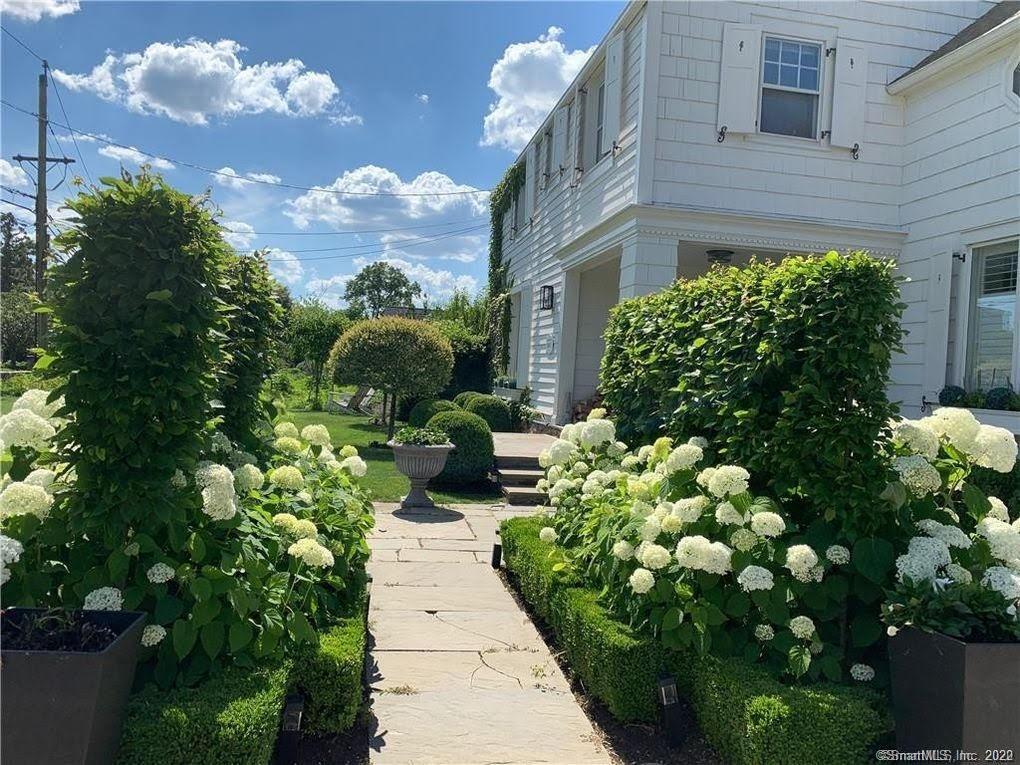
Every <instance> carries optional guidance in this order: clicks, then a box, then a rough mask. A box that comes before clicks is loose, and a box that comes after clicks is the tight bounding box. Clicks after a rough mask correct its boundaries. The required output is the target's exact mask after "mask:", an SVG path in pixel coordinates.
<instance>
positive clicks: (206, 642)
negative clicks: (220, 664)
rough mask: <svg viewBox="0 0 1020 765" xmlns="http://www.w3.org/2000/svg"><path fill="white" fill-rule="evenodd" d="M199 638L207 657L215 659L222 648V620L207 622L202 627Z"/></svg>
mask: <svg viewBox="0 0 1020 765" xmlns="http://www.w3.org/2000/svg"><path fill="white" fill-rule="evenodd" d="M200 639H201V641H202V648H204V649H205V652H206V653H207V654H209V658H210V659H215V658H216V657H217V656H218V655H219V652H220V649H222V648H223V622H209V623H208V624H207V625H205V626H204V627H202V631H201V636H200Z"/></svg>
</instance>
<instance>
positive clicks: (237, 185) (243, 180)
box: [211, 166, 282, 191]
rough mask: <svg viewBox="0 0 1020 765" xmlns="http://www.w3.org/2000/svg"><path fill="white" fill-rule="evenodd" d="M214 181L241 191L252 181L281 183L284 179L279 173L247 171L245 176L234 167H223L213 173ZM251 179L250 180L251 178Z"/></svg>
mask: <svg viewBox="0 0 1020 765" xmlns="http://www.w3.org/2000/svg"><path fill="white" fill-rule="evenodd" d="M211 176H212V179H213V182H214V183H216V184H217V185H219V186H225V187H226V188H228V189H233V190H234V191H241V190H243V189H244V188H246V187H248V186H251V185H252V181H261V182H263V183H279V182H280V181H281V180H282V179H281V178H280V176H278V175H273V174H272V173H245V174H244V175H243V176H242V175H238V173H237V171H236V170H234V168H232V167H229V166H228V167H221V168H220V169H219V170H217V171H216V172H215V173H211ZM249 179H250V180H249Z"/></svg>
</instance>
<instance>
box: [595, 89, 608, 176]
mask: <svg viewBox="0 0 1020 765" xmlns="http://www.w3.org/2000/svg"><path fill="white" fill-rule="evenodd" d="M605 126H606V83H605V82H604V81H603V82H600V83H599V94H598V104H597V106H596V107H595V156H596V160H595V161H596V162H598V160H599V159H601V158H602V155H603V153H605V148H604V146H603V144H604V143H605V141H604V140H603V139H604V138H605V132H606V131H605Z"/></svg>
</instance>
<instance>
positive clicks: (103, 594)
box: [82, 587, 124, 611]
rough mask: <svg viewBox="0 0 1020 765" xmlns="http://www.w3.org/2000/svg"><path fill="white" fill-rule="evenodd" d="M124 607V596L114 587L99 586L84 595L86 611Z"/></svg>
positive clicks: (114, 609)
mask: <svg viewBox="0 0 1020 765" xmlns="http://www.w3.org/2000/svg"><path fill="white" fill-rule="evenodd" d="M123 607H124V596H123V595H122V594H121V591H120V590H118V589H117V588H116V587H100V588H99V589H98V590H93V591H92V592H90V593H89V594H88V595H86V596H85V604H84V605H83V606H82V608H84V609H85V610H86V611H120V610H121V609H122V608H123Z"/></svg>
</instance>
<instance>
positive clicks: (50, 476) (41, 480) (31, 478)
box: [25, 468, 57, 489]
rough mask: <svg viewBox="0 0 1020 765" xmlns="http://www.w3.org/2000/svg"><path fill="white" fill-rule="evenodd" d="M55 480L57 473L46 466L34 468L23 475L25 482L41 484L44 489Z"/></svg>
mask: <svg viewBox="0 0 1020 765" xmlns="http://www.w3.org/2000/svg"><path fill="white" fill-rule="evenodd" d="M55 480H57V474H56V473H55V472H53V471H52V470H47V469H46V468H36V469H35V470H33V471H32V472H31V473H29V474H28V475H27V476H25V483H27V484H31V485H32V486H41V487H42V488H44V489H49V488H50V486H51V485H52V484H53V482H54V481H55Z"/></svg>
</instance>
